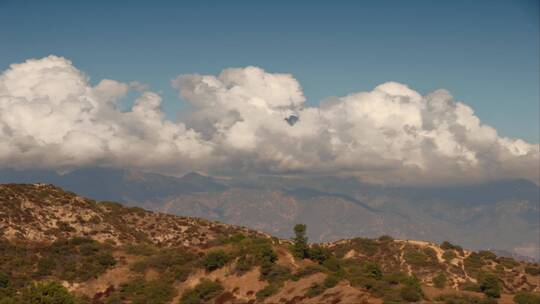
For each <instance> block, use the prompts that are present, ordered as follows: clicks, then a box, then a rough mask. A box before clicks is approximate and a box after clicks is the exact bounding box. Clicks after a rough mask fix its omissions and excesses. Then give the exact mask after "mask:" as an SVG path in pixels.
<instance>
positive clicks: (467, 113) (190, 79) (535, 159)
mask: <svg viewBox="0 0 540 304" xmlns="http://www.w3.org/2000/svg"><path fill="white" fill-rule="evenodd" d="M134 84H135V85H134ZM172 85H173V87H174V88H176V89H178V90H179V94H180V95H181V97H182V98H183V99H184V100H186V101H187V102H189V103H190V104H191V110H190V111H188V112H186V113H183V116H182V117H183V118H182V119H181V120H180V121H178V122H172V121H169V120H166V119H165V118H164V114H163V112H162V111H161V110H160V104H161V97H160V96H159V95H158V94H156V93H154V92H151V91H148V88H147V87H145V86H143V85H141V84H140V83H136V82H134V83H131V84H125V83H120V82H117V81H114V80H108V79H104V80H101V81H100V82H99V83H98V84H97V85H95V86H92V85H91V84H90V82H89V79H88V77H87V76H86V75H84V74H83V73H82V72H81V71H79V70H78V69H77V68H75V67H74V66H73V64H72V63H71V62H70V61H69V60H67V59H64V58H61V57H56V56H49V57H45V58H42V59H31V60H27V61H26V62H24V63H20V64H13V65H11V66H10V68H9V69H7V70H6V71H4V72H3V73H2V75H1V76H0V168H1V167H3V168H16V169H26V168H50V169H55V170H58V171H68V170H72V169H75V168H79V167H85V166H103V167H120V168H137V169H142V170H147V171H153V172H161V173H165V174H173V175H180V174H183V173H185V172H187V171H192V170H198V171H204V172H210V173H216V174H226V175H234V174H242V173H256V174H257V173H261V174H321V175H348V176H355V177H359V178H361V179H362V180H364V181H370V182H380V183H397V184H430V183H436V184H437V183H463V182H474V181H483V180H491V179H502V178H527V179H530V180H533V181H535V182H537V183H538V174H539V173H538V172H539V157H540V153H539V147H538V145H533V144H529V143H527V142H525V141H523V140H521V139H513V138H506V137H501V136H499V135H498V134H497V131H496V130H495V129H494V128H492V127H490V126H487V125H484V124H482V123H481V121H480V119H479V118H478V117H477V116H475V114H474V112H473V110H472V109H471V108H470V107H469V106H467V105H466V104H464V103H461V102H456V101H454V100H453V98H452V96H451V95H450V93H449V92H447V91H445V90H438V91H435V92H433V93H430V94H428V95H426V96H422V95H420V94H419V93H418V92H416V91H414V90H412V89H411V88H409V87H407V86H406V85H404V84H400V83H396V82H387V83H384V84H381V85H379V86H377V87H376V88H374V89H373V90H372V91H370V92H358V93H352V94H350V95H347V96H343V97H334V98H329V99H328V100H325V101H323V102H322V103H321V104H320V105H319V106H318V107H312V106H307V105H306V104H305V97H304V95H303V92H302V88H301V86H300V84H299V83H298V81H296V79H294V77H293V76H292V75H290V74H275V73H268V72H266V71H264V70H263V69H260V68H257V67H251V66H250V67H246V68H231V69H226V70H224V71H222V72H221V73H220V74H219V75H217V76H212V75H180V76H179V77H177V78H176V79H174V80H172ZM129 90H134V91H136V92H139V97H138V98H137V99H136V100H135V103H134V105H133V107H132V108H131V109H130V110H129V111H121V110H120V109H119V107H118V102H119V100H120V99H121V98H123V97H125V96H126V94H127V93H128V91H129ZM291 115H294V116H296V117H298V118H299V119H298V121H297V122H296V123H294V124H293V125H291V124H290V123H288V122H287V121H285V118H288V117H290V116H291Z"/></svg>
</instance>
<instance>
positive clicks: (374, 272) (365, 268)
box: [362, 261, 382, 280]
mask: <svg viewBox="0 0 540 304" xmlns="http://www.w3.org/2000/svg"><path fill="white" fill-rule="evenodd" d="M362 272H363V274H364V275H365V276H367V277H369V278H373V279H375V280H380V279H381V278H382V271H381V268H380V267H379V265H377V264H375V263H373V262H370V261H366V262H364V263H363V264H362Z"/></svg>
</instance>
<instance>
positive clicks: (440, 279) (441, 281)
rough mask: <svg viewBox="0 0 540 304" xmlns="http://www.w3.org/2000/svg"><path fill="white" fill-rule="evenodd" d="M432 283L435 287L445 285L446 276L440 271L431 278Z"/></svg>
mask: <svg viewBox="0 0 540 304" xmlns="http://www.w3.org/2000/svg"><path fill="white" fill-rule="evenodd" d="M433 285H434V286H435V287H437V288H444V286H445V285H446V276H445V275H444V273H442V272H441V273H439V274H438V275H437V276H436V277H434V278H433Z"/></svg>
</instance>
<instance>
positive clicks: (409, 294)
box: [400, 286, 422, 302]
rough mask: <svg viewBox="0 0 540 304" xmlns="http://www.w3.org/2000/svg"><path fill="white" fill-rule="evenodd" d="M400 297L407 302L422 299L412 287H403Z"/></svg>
mask: <svg viewBox="0 0 540 304" xmlns="http://www.w3.org/2000/svg"><path fill="white" fill-rule="evenodd" d="M400 295H401V298H402V299H403V300H405V301H407V302H418V301H420V300H421V299H422V295H421V294H420V293H419V292H418V290H416V288H414V287H413V286H403V287H402V288H401V291H400Z"/></svg>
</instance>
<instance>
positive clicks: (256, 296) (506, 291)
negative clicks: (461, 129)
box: [0, 176, 540, 304]
mask: <svg viewBox="0 0 540 304" xmlns="http://www.w3.org/2000/svg"><path fill="white" fill-rule="evenodd" d="M195 177H196V176H195ZM370 212H373V213H377V212H376V211H370ZM307 228H308V231H309V229H310V228H311V227H310V226H309V225H308V227H307ZM290 234H292V231H291V233H290ZM358 235H363V234H362V233H361V232H359V233H358ZM302 237H303V234H302V231H300V232H297V239H298V240H300V241H298V240H297V241H296V242H294V245H293V242H291V241H288V240H284V239H279V238H275V237H271V236H269V235H267V234H265V233H261V232H257V231H254V230H250V229H247V228H244V227H239V226H232V225H227V224H222V223H218V222H212V221H208V220H203V219H199V218H190V217H181V216H174V215H168V214H163V213H154V212H150V211H146V210H143V209H140V208H133V207H124V206H122V205H120V204H118V203H114V202H106V201H105V202H103V201H94V200H91V199H87V198H83V197H81V196H78V195H76V194H74V193H72V192H69V191H65V190H63V189H61V188H58V187H55V186H52V185H48V184H6V185H0V303H2V304H7V303H33V302H32V301H34V300H33V299H35V298H36V297H35V295H36V294H39V293H40V292H41V291H43V290H45V289H46V290H47V291H48V292H50V290H51V289H53V290H54V292H52V294H62V295H63V297H65V298H66V299H68V300H66V301H68V302H59V303H94V304H99V303H101V304H117V303H133V304H137V303H139V304H142V303H153V304H160V303H175V304H176V303H184V304H185V303H383V302H385V303H399V302H401V303H405V302H425V303H435V302H437V303H494V302H496V301H499V302H500V303H513V298H514V297H515V296H516V295H517V294H520V295H519V296H517V299H525V298H527V297H528V299H530V301H532V302H519V303H537V301H538V299H539V298H538V296H540V265H538V264H533V263H527V262H519V261H516V260H513V259H512V258H504V257H497V256H496V255H495V254H493V253H491V252H488V251H480V252H471V251H468V250H464V249H463V248H461V247H459V246H456V245H453V244H451V243H448V242H444V243H442V244H434V243H429V242H422V241H412V240H397V239H393V238H391V237H389V236H382V237H378V238H374V239H369V238H353V239H346V240H341V241H336V242H329V243H321V244H311V245H310V246H309V247H306V246H302V244H303V243H302V242H301V239H302ZM35 282H42V283H41V285H39V284H38V285H32V284H34V283H35ZM51 282H58V284H61V285H55V283H51ZM62 286H63V287H62ZM47 288H49V289H47ZM63 291H66V293H65V294H63V293H62V292H63ZM67 291H69V293H68V292H67ZM535 294H536V296H535ZM535 297H536V298H535ZM535 301H536V302H535ZM35 303H41V302H35ZM55 303H56V302H55Z"/></svg>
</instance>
